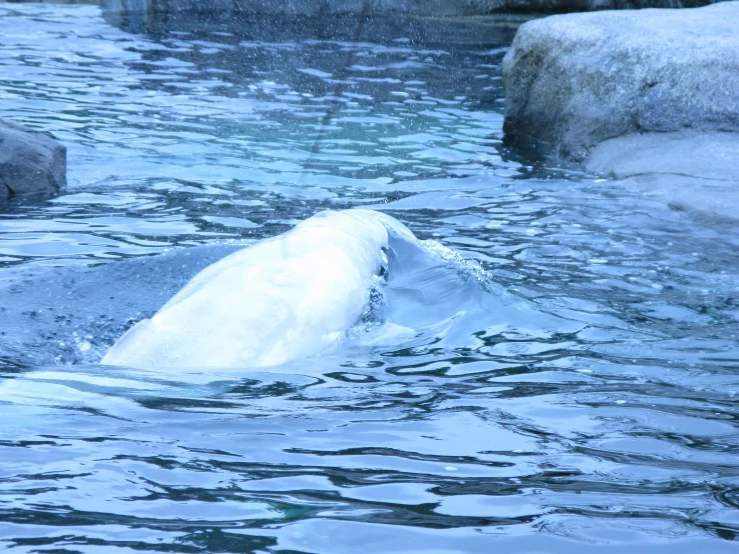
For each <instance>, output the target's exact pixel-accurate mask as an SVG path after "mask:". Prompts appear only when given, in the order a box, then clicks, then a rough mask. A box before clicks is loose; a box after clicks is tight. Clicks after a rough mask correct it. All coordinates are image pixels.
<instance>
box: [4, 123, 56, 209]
mask: <svg viewBox="0 0 739 554" xmlns="http://www.w3.org/2000/svg"><path fill="white" fill-rule="evenodd" d="M66 173H67V149H66V148H65V147H64V146H63V145H61V144H59V143H58V142H57V141H55V140H54V139H52V138H49V137H48V136H46V135H44V134H43V133H39V132H37V131H33V130H32V129H29V128H28V127H24V126H23V125H18V124H17V123H11V122H10V121H4V120H0V200H2V199H3V198H9V197H11V196H15V195H17V194H28V193H52V192H57V191H59V190H60V189H62V188H64V186H65V185H66V179H67V178H66Z"/></svg>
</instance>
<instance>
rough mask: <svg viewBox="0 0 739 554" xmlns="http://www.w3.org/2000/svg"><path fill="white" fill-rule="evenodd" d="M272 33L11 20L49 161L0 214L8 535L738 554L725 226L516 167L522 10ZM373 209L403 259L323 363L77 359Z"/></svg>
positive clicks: (86, 540) (88, 545)
mask: <svg viewBox="0 0 739 554" xmlns="http://www.w3.org/2000/svg"><path fill="white" fill-rule="evenodd" d="M272 23H273V24H272V25H270V24H268V22H267V23H265V22H242V23H240V24H238V25H225V24H223V23H222V22H221V23H219V24H217V25H214V24H211V25H202V26H201V27H198V28H197V32H196V33H188V32H186V31H184V30H183V28H185V29H186V28H187V22H186V21H185V22H184V23H183V22H179V23H177V24H176V25H175V24H173V25H172V26H171V27H170V31H166V30H165V29H164V28H163V27H162V26H159V25H149V26H148V27H146V29H145V30H147V31H148V33H147V34H133V33H130V32H128V31H124V30H121V29H119V28H117V27H113V26H111V25H110V24H108V23H106V22H105V20H104V19H103V18H102V17H101V14H100V12H99V10H98V8H96V7H93V6H62V5H52V4H43V5H39V4H0V36H2V41H0V64H1V67H2V70H1V71H0V91H1V92H0V94H2V98H3V102H2V103H1V104H0V117H6V118H12V119H14V120H16V121H19V122H22V123H24V124H26V125H29V126H31V127H33V128H36V129H41V130H44V131H47V132H49V133H51V134H52V135H53V136H55V137H56V138H57V139H59V140H61V141H63V142H64V143H65V144H67V146H68V148H69V186H68V189H67V191H66V192H65V193H64V194H63V195H60V196H58V197H56V198H52V199H23V200H17V201H14V203H12V204H11V205H10V206H8V207H6V209H5V211H4V212H3V213H2V214H0V264H2V268H1V269H0V302H1V304H0V313H1V314H2V327H1V328H0V371H2V377H3V379H4V380H3V382H2V384H0V402H1V403H2V413H3V417H2V419H0V441H1V442H0V460H2V461H1V462H0V479H1V481H0V483H1V486H0V487H1V488H0V514H2V515H1V516H0V541H1V542H0V544H2V545H3V547H4V548H6V549H8V551H10V552H94V553H99V552H133V551H136V552H275V553H277V552H283V553H288V552H306V553H308V552H310V553H342V554H343V553H353V552H357V553H366V552H373V553H397V552H403V553H407V552H424V553H452V552H465V553H468V552H480V553H483V552H484V553H487V552H493V551H501V552H512V553H523V552H556V553H559V552H567V553H573V552H574V553H580V552H582V553H585V552H587V553H590V552H601V551H604V552H633V551H637V552H639V551H647V550H648V551H649V552H669V553H675V552H712V553H713V552H719V553H720V552H735V551H736V544H734V543H735V542H736V539H737V533H739V510H737V508H739V464H737V459H738V458H737V454H739V436H738V434H737V417H739V405H738V403H737V393H739V378H737V369H739V352H738V350H737V343H738V339H739V281H738V280H737V272H738V268H739V264H738V263H737V262H738V261H739V256H738V255H737V247H738V246H739V230H737V228H736V227H732V226H728V225H726V224H725V223H722V222H718V221H711V220H706V219H694V218H692V216H691V215H690V214H687V213H685V212H680V211H674V210H671V209H670V208H669V207H668V206H667V205H666V203H665V202H664V200H663V199H662V198H660V197H658V196H654V195H652V194H650V193H649V191H644V190H638V189H627V188H624V187H622V186H620V185H618V186H617V185H615V184H614V183H611V182H608V181H603V180H602V179H598V178H596V177H594V176H588V175H583V174H578V173H575V172H571V171H569V172H568V171H567V170H561V169H556V168H546V167H543V166H541V165H540V164H532V163H531V162H527V161H526V160H525V159H523V158H518V157H515V156H512V155H509V154H507V153H506V152H505V151H504V149H503V148H502V147H501V140H502V131H501V127H502V88H501V82H500V77H501V69H500V63H501V59H502V56H503V54H504V52H505V48H506V46H507V44H509V42H510V40H511V38H512V35H513V33H514V31H515V22H512V21H510V20H496V19H486V20H469V19H459V20H451V21H438V20H430V21H427V20H418V19H415V20H408V21H393V22H384V23H382V24H380V23H377V24H375V23H372V24H366V25H365V26H363V27H362V28H360V29H359V31H360V35H359V36H358V37H357V40H354V38H355V32H356V31H357V27H356V22H354V26H351V25H350V24H348V23H346V22H341V23H342V25H343V27H342V25H339V27H341V28H343V29H344V33H343V35H341V36H339V37H338V38H336V36H337V33H336V31H335V30H333V31H331V33H333V34H334V37H333V38H332V37H331V36H325V35H326V34H330V33H328V31H326V30H325V29H324V30H322V29H320V28H317V27H316V26H315V25H311V24H307V23H306V24H296V25H294V26H290V25H287V24H286V23H285V22H272ZM131 25H133V23H131ZM191 27H192V24H191ZM124 28H133V27H124ZM139 28H140V27H139ZM338 34H341V33H338ZM327 114H328V115H327ZM367 205H373V206H376V207H378V208H380V209H382V210H384V211H386V212H387V213H389V214H391V215H393V216H394V217H396V218H398V219H400V220H401V221H402V222H404V223H405V224H406V225H408V227H410V228H411V230H412V231H413V232H414V233H415V234H416V236H417V237H418V238H419V239H420V241H421V242H413V241H407V240H400V239H395V240H394V243H393V252H392V256H391V260H390V270H389V275H388V283H387V286H386V287H385V289H384V300H382V301H378V302H377V303H376V304H377V305H376V306H374V308H373V311H372V312H371V313H369V314H368V316H367V317H366V318H365V320H364V321H363V322H361V323H360V324H359V326H358V327H357V328H356V329H353V330H352V331H351V332H350V333H349V336H348V337H347V339H346V341H345V343H344V345H343V346H341V347H340V348H338V349H337V350H335V351H333V352H329V353H326V354H324V355H321V356H318V357H315V358H311V359H307V360H301V361H298V362H294V363H290V364H287V365H285V366H280V367H277V368H269V369H264V370H260V371H244V370H242V371H239V370H232V371H215V372H197V371H188V372H185V371H183V372H181V373H177V374H172V373H167V374H162V373H156V372H146V371H134V370H125V369H121V368H110V367H103V366H98V365H96V362H97V361H98V360H99V359H100V357H101V356H102V354H103V353H104V352H105V350H106V349H107V347H108V346H109V345H110V344H112V342H113V341H114V340H115V339H116V338H117V337H118V336H119V335H120V333H121V332H123V330H125V329H126V328H127V327H129V326H130V325H132V324H133V323H134V322H135V321H137V320H138V319H141V318H142V317H146V316H148V315H151V313H152V312H153V311H155V310H156V309H157V308H158V307H159V306H160V305H161V304H162V303H164V302H165V301H166V299H167V298H168V297H169V296H170V295H172V294H173V293H174V292H175V291H176V290H177V289H178V288H180V287H181V286H182V285H183V284H184V283H185V282H186V281H187V280H188V279H189V277H191V276H192V275H193V274H194V273H196V272H197V271H198V270H199V269H200V268H202V267H205V266H206V265H208V264H209V263H212V262H213V261H215V260H217V259H219V258H220V257H223V256H224V255H226V254H227V253H229V252H232V251H233V250H235V249H236V248H239V247H241V246H243V245H245V244H249V243H250V242H252V241H254V240H257V239H260V238H262V237H268V236H273V235H275V234H277V233H279V232H282V231H284V230H286V229H288V228H290V226H291V225H292V224H294V222H295V221H296V220H298V219H303V218H305V217H307V216H309V215H311V214H313V213H315V212H317V211H319V210H321V209H325V208H346V207H351V206H367Z"/></svg>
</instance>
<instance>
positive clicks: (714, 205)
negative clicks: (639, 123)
mask: <svg viewBox="0 0 739 554" xmlns="http://www.w3.org/2000/svg"><path fill="white" fill-rule="evenodd" d="M585 168H586V169H587V170H588V171H590V172H592V173H598V174H601V175H604V176H609V177H612V178H615V179H619V181H617V183H616V185H617V186H618V187H619V188H630V189H633V190H635V191H637V192H638V193H640V194H644V195H647V196H652V197H657V198H660V199H662V200H664V201H665V202H666V203H667V204H668V205H669V206H670V207H671V208H673V209H678V210H682V211H685V212H688V213H690V214H691V215H693V216H697V217H699V218H701V219H710V220H713V221H726V222H729V221H731V222H734V223H735V222H737V221H739V133H721V132H699V131H679V132H672V133H648V134H643V135H628V136H624V137H619V138H615V139H611V140H607V141H605V142H602V143H601V144H599V145H598V146H596V147H595V149H594V150H593V151H592V152H591V154H590V155H589V156H588V158H587V160H586V161H585Z"/></svg>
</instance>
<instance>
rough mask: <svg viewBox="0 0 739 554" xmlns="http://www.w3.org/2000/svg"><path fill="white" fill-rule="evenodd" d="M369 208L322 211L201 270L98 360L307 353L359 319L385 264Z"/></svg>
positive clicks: (177, 362) (220, 362) (247, 363)
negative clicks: (371, 287)
mask: <svg viewBox="0 0 739 554" xmlns="http://www.w3.org/2000/svg"><path fill="white" fill-rule="evenodd" d="M383 218H388V216H383V215H382V214H378V213H377V212H373V211H371V210H346V211H326V212H321V213H319V214H317V215H315V216H313V217H311V218H309V219H307V220H305V221H302V222H301V223H299V224H298V225H296V226H295V228H293V229H292V230H290V231H288V232H287V233H284V234H282V235H278V236H276V237H273V238H271V239H267V240H264V241H261V242H259V243H256V244H255V245H252V246H249V247H247V248H245V249H243V250H240V251H238V252H235V253H234V254H231V255H230V256H227V257H226V258H224V259H222V260H220V261H218V262H216V263H215V264H213V265H211V266H209V267H207V268H205V269H204V270H203V271H201V272H200V273H199V274H198V275H196V276H195V277H194V278H193V279H192V280H191V281H190V282H189V283H188V284H187V285H185V287H184V288H183V289H182V290H180V291H179V292H178V293H177V294H176V295H175V296H174V297H173V298H172V299H171V300H169V302H167V303H166V304H165V305H164V306H163V307H162V308H161V309H160V310H159V312H157V313H156V315H154V316H153V317H152V318H151V319H150V320H144V321H141V322H139V323H138V324H137V325H135V326H134V327H133V328H131V329H130V330H129V331H128V332H126V333H125V334H124V335H123V336H122V337H121V338H120V339H118V341H117V342H116V343H115V344H114V345H113V347H112V348H111V349H110V350H109V351H108V353H107V354H106V355H105V357H104V358H103V359H102V361H101V363H102V364H108V365H125V366H129V367H140V368H175V367H244V368H248V367H262V366H270V365H278V364H281V363H284V362H286V361H289V360H292V359H297V358H301V357H306V356H310V355H313V354H316V353H318V352H320V351H321V350H323V349H325V348H326V347H328V346H330V345H332V344H333V343H335V342H337V341H339V340H340V339H341V337H342V336H343V334H344V332H345V331H346V329H348V328H349V327H351V326H352V325H353V324H354V323H355V322H356V321H357V320H358V319H359V317H360V316H361V314H362V311H363V309H364V307H365V306H366V304H367V302H368V299H369V289H370V286H371V282H372V278H373V276H375V275H377V274H378V273H379V272H380V270H381V267H382V264H383V258H384V255H383V249H384V248H386V246H387V241H388V233H387V229H386V220H385V219H383Z"/></svg>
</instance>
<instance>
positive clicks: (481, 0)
mask: <svg viewBox="0 0 739 554" xmlns="http://www.w3.org/2000/svg"><path fill="white" fill-rule="evenodd" d="M714 1H716V0H371V1H369V0H280V1H275V0H208V2H203V1H202V0H100V4H101V6H102V7H103V9H104V10H107V11H138V12H160V13H164V12H174V11H196V12H215V11H230V12H238V13H242V14H243V13H251V14H271V15H275V14H288V15H325V14H351V13H360V12H362V11H363V10H365V9H369V10H370V11H371V12H372V13H379V14H385V13H393V12H395V13H397V12H404V13H412V14H416V15H475V14H489V13H501V12H502V13H508V12H518V13H552V12H573V11H593V10H615V9H634V8H648V7H654V8H687V7H695V6H704V5H706V4H710V3H712V2H714Z"/></svg>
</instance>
